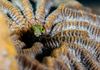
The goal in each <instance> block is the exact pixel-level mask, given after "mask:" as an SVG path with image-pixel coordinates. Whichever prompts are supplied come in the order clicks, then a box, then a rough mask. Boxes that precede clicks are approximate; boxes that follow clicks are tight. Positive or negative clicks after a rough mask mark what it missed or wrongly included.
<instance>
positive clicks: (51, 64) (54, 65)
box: [43, 57, 70, 70]
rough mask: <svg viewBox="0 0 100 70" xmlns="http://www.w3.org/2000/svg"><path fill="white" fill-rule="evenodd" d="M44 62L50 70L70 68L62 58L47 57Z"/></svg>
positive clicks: (66, 69)
mask: <svg viewBox="0 0 100 70" xmlns="http://www.w3.org/2000/svg"><path fill="white" fill-rule="evenodd" d="M43 63H45V64H46V66H47V67H48V70H70V69H69V68H68V66H67V65H65V64H64V63H63V62H62V61H61V60H57V59H55V58H53V57H45V58H44V61H43Z"/></svg>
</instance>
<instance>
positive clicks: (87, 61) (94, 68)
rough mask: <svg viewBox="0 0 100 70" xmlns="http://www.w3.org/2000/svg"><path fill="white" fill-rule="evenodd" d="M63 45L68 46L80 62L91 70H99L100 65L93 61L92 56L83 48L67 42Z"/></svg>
mask: <svg viewBox="0 0 100 70" xmlns="http://www.w3.org/2000/svg"><path fill="white" fill-rule="evenodd" d="M62 44H63V45H66V47H67V48H69V49H68V50H69V51H70V52H71V53H72V54H74V55H75V56H76V57H77V59H80V62H81V63H82V64H83V65H84V66H85V67H86V68H87V69H89V70H99V69H100V66H99V64H98V63H97V62H96V61H95V60H94V59H93V57H92V55H91V54H90V53H89V52H88V51H87V50H86V49H84V48H81V47H80V46H78V45H77V44H73V43H69V44H67V43H66V42H63V43H62Z"/></svg>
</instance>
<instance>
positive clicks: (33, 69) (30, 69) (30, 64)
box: [17, 55, 47, 70]
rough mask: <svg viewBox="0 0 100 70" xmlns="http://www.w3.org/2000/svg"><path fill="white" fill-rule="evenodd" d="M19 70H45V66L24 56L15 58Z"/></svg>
mask: <svg viewBox="0 0 100 70" xmlns="http://www.w3.org/2000/svg"><path fill="white" fill-rule="evenodd" d="M17 60H18V63H19V66H20V70H47V69H46V66H45V65H43V64H41V63H40V62H38V61H37V60H35V59H33V60H32V59H31V58H29V57H27V56H24V55H19V56H17Z"/></svg>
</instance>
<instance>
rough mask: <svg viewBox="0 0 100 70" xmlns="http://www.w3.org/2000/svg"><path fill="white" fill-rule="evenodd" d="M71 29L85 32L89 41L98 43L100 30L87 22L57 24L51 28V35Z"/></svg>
mask: <svg viewBox="0 0 100 70" xmlns="http://www.w3.org/2000/svg"><path fill="white" fill-rule="evenodd" d="M71 29H72V30H83V31H87V32H88V34H89V37H90V38H91V39H94V40H96V41H98V42H99V41H100V28H99V27H96V26H94V25H92V24H90V23H88V22H81V21H67V22H61V23H58V24H56V25H55V26H54V27H53V29H52V31H51V35H54V34H56V33H58V32H63V31H66V30H71Z"/></svg>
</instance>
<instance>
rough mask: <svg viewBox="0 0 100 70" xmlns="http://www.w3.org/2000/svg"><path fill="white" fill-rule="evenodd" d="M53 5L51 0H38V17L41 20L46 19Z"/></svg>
mask: <svg viewBox="0 0 100 70" xmlns="http://www.w3.org/2000/svg"><path fill="white" fill-rule="evenodd" d="M51 6H52V3H51V0H37V10H36V15H35V16H36V19H38V20H39V21H41V22H44V21H45V17H46V15H47V14H48V13H49V10H50V7H51Z"/></svg>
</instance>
